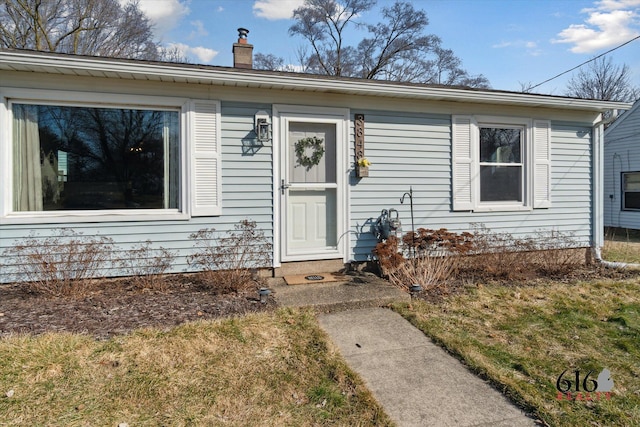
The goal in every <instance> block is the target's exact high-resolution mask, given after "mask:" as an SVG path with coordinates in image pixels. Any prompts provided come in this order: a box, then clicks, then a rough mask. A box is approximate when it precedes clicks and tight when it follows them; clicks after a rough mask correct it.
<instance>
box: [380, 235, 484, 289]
mask: <svg viewBox="0 0 640 427" xmlns="http://www.w3.org/2000/svg"><path fill="white" fill-rule="evenodd" d="M472 239H473V236H472V235H471V234H470V233H463V234H457V233H453V232H450V231H448V230H447V229H444V228H441V229H440V230H428V229H425V228H420V229H418V231H417V232H416V233H411V232H410V233H407V234H405V235H404V236H403V237H402V244H401V242H400V240H398V239H397V238H395V237H393V236H392V237H390V238H389V239H387V240H385V241H384V242H381V243H378V244H377V245H376V247H375V249H374V250H373V253H374V255H375V256H376V258H377V259H378V264H379V266H380V271H381V273H382V275H384V276H387V277H388V278H389V280H390V281H391V283H392V284H394V285H396V286H399V287H401V288H405V289H406V288H408V287H409V286H410V285H411V284H414V283H418V284H420V285H422V286H423V287H433V286H437V285H439V284H442V283H444V282H445V281H446V280H448V279H450V278H451V277H452V276H453V275H454V274H455V273H456V272H457V271H458V268H459V264H460V255H461V254H464V253H466V252H468V251H469V250H471V248H472V247H473V242H472Z"/></svg>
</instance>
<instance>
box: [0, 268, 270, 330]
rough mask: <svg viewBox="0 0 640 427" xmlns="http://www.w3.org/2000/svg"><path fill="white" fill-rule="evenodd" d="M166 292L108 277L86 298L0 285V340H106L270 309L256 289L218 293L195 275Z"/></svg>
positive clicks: (174, 278) (178, 279) (171, 281)
mask: <svg viewBox="0 0 640 427" xmlns="http://www.w3.org/2000/svg"><path fill="white" fill-rule="evenodd" d="M166 280H167V282H166V283H165V285H164V286H163V289H158V290H153V289H139V288H137V287H136V286H133V285H132V283H131V282H130V281H128V280H126V279H104V280H102V281H100V282H99V283H96V285H95V289H93V290H92V291H91V292H90V293H89V294H88V295H86V296H83V297H78V298H74V297H49V296H45V295H40V294H36V293H33V292H29V291H28V290H27V288H26V287H25V286H21V285H17V284H11V285H0V337H2V336H8V335H11V334H16V333H30V334H41V333H45V332H50V331H55V332H70V333H83V334H89V335H91V336H94V337H95V338H97V339H107V338H110V337H112V336H114V335H117V334H124V333H127V332H130V331H132V330H134V329H137V328H144V327H159V328H170V327H173V326H176V325H179V324H181V323H184V322H189V321H194V320H200V319H216V318H222V317H229V316H233V315H243V314H247V313H251V312H259V311H265V310H272V309H273V308H274V307H275V305H276V304H275V302H274V301H273V299H270V300H269V301H268V302H267V303H266V304H262V303H260V301H259V300H258V295H257V292H256V290H255V289H251V290H245V291H239V292H217V291H216V290H215V287H210V286H205V285H204V284H203V283H202V282H201V281H200V280H198V278H197V277H196V276H193V275H180V274H178V275H171V276H168V277H167V278H166Z"/></svg>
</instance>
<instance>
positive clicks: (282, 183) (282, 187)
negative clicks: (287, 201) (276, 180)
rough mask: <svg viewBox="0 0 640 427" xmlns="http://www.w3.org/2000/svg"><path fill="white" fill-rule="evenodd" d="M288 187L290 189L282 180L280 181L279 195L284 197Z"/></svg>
mask: <svg viewBox="0 0 640 427" xmlns="http://www.w3.org/2000/svg"><path fill="white" fill-rule="evenodd" d="M289 187H291V185H289V184H285V183H284V179H282V180H280V194H282V195H283V196H284V190H286V189H287V188H289Z"/></svg>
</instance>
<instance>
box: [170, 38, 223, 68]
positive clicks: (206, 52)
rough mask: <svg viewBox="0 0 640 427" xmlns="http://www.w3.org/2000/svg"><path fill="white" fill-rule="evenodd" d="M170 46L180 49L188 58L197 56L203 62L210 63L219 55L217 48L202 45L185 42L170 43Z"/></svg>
mask: <svg viewBox="0 0 640 427" xmlns="http://www.w3.org/2000/svg"><path fill="white" fill-rule="evenodd" d="M169 47H170V48H176V49H178V51H179V52H180V53H181V54H182V55H183V56H186V57H187V58H190V57H196V58H197V59H198V62H200V63H203V64H208V63H210V62H211V61H212V60H213V58H215V57H216V55H218V51H217V50H213V49H209V48H206V47H202V46H196V47H192V46H189V45H186V44H184V43H169Z"/></svg>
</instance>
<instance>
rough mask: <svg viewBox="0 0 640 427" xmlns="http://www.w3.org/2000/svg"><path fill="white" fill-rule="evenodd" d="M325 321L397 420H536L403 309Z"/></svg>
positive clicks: (503, 425)
mask: <svg viewBox="0 0 640 427" xmlns="http://www.w3.org/2000/svg"><path fill="white" fill-rule="evenodd" d="M319 321H320V325H321V327H322V328H323V329H324V330H325V331H326V332H327V333H328V334H329V336H330V337H331V340H332V341H333V342H334V343H335V344H336V345H337V347H338V348H339V349H340V352H341V353H342V355H343V356H344V357H345V359H346V360H347V363H348V364H349V366H350V367H351V368H352V369H353V370H354V371H356V372H357V373H358V374H359V375H360V376H361V377H362V378H363V379H364V381H365V383H366V384H367V387H368V388H369V390H371V392H372V393H373V395H374V396H375V398H376V399H377V400H378V402H380V404H381V405H382V406H383V407H384V409H385V411H386V412H387V414H388V415H389V416H390V417H391V419H393V420H394V421H395V422H396V423H397V424H398V426H401V427H404V426H421V427H422V426H456V427H460V426H498V427H507V426H509V427H520V426H535V425H537V424H536V423H535V421H534V420H532V419H530V418H528V417H526V416H525V415H524V413H523V412H522V411H521V410H520V409H519V408H517V407H516V406H514V405H513V404H512V403H510V402H509V401H508V400H507V399H506V398H505V397H504V396H503V395H502V394H501V393H499V392H498V391H496V390H495V389H493V388H492V387H491V386H490V385H489V384H487V383H486V382H484V381H483V380H481V379H480V378H478V377H477V376H475V375H474V374H472V373H471V372H470V371H469V370H468V369H467V368H465V367H464V366H463V365H462V364H461V363H460V362H459V361H458V360H457V359H455V358H454V357H452V356H451V355H449V354H447V353H446V352H445V351H444V350H443V349H441V348H440V347H438V346H436V345H435V344H433V343H432V342H431V340H430V339H429V338H427V337H426V336H425V335H424V334H423V333H422V332H420V331H419V330H418V329H416V328H415V327H414V326H413V325H411V324H410V323H409V322H407V321H406V320H404V319H403V318H402V317H401V316H400V315H399V314H397V313H394V312H392V311H391V310H388V309H383V308H366V309H356V310H348V311H342V312H334V313H327V314H320V315H319Z"/></svg>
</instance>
